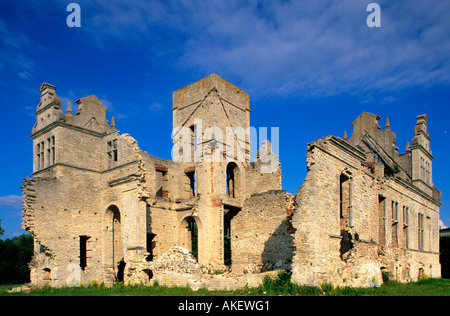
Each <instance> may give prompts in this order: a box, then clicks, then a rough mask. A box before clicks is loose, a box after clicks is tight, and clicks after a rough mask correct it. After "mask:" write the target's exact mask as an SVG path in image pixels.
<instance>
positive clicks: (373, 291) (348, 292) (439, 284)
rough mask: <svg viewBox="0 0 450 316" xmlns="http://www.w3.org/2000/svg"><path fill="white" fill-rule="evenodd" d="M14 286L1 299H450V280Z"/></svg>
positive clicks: (1, 289) (286, 278) (2, 290)
mask: <svg viewBox="0 0 450 316" xmlns="http://www.w3.org/2000/svg"><path fill="white" fill-rule="evenodd" d="M12 287H13V286H12V285H11V286H0V296H5V295H14V296H16V295H20V296H25V295H26V296H278V295H283V296H292V295H295V296H297V295H300V296H450V279H425V280H421V281H419V282H415V283H398V282H392V281H391V282H387V283H385V284H383V285H382V286H381V287H379V288H366V289H357V288H350V287H345V288H333V286H331V285H329V284H323V285H322V286H321V287H309V286H299V285H296V284H293V283H291V281H290V275H288V274H280V275H279V276H278V279H276V280H270V279H266V280H265V282H264V284H262V285H261V286H259V287H257V288H245V289H241V290H237V291H208V290H206V289H200V290H199V291H193V290H191V289H189V288H181V287H166V286H159V285H154V286H151V287H147V286H126V285H123V284H119V285H116V286H114V287H105V286H104V285H102V284H100V285H91V286H88V287H79V288H77V287H72V288H69V287H67V288H59V289H54V288H41V289H36V290H33V291H31V292H30V293H7V291H8V290H9V289H11V288H12Z"/></svg>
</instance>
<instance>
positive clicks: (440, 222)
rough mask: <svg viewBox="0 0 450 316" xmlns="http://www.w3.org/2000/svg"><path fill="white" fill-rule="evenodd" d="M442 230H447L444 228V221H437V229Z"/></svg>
mask: <svg viewBox="0 0 450 316" xmlns="http://www.w3.org/2000/svg"><path fill="white" fill-rule="evenodd" d="M443 228H447V226H445V224H444V221H443V220H442V219H440V220H439V229H443Z"/></svg>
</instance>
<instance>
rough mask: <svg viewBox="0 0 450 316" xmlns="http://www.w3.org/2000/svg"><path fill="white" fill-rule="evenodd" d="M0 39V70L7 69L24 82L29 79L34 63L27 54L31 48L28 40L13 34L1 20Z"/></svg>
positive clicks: (21, 35) (15, 33)
mask: <svg viewBox="0 0 450 316" xmlns="http://www.w3.org/2000/svg"><path fill="white" fill-rule="evenodd" d="M0 38H1V39H2V40H1V41H0V69H8V70H10V71H12V72H13V73H16V75H17V76H18V77H19V78H22V79H25V80H29V79H31V77H32V74H33V72H34V68H35V63H34V61H33V60H32V59H31V58H30V57H29V56H28V54H27V51H28V50H29V49H30V48H31V46H32V44H31V41H30V39H29V38H28V37H27V36H25V35H23V34H20V33H17V32H15V31H14V30H13V29H12V28H11V27H10V26H9V25H8V24H7V23H6V22H5V21H3V20H1V19H0Z"/></svg>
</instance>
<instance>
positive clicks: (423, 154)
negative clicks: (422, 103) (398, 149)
mask: <svg viewBox="0 0 450 316" xmlns="http://www.w3.org/2000/svg"><path fill="white" fill-rule="evenodd" d="M427 122H428V116H427V115H426V114H423V115H419V116H418V117H417V123H416V126H415V127H414V138H413V139H412V142H411V146H410V148H411V154H412V180H413V183H414V184H415V185H416V186H418V187H420V188H421V189H422V190H423V191H425V192H427V193H429V194H430V192H431V189H432V187H433V177H432V175H433V173H432V170H433V168H432V162H433V160H434V157H433V156H432V154H431V149H430V136H429V134H428V130H427Z"/></svg>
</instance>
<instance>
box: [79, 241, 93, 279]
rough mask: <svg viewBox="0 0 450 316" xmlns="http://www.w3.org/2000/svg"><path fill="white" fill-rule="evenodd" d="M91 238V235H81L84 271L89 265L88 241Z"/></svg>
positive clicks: (82, 268)
mask: <svg viewBox="0 0 450 316" xmlns="http://www.w3.org/2000/svg"><path fill="white" fill-rule="evenodd" d="M89 238H91V237H89V236H80V268H81V270H83V271H84V269H86V267H87V258H88V256H87V252H88V249H87V241H88V239H89Z"/></svg>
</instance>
